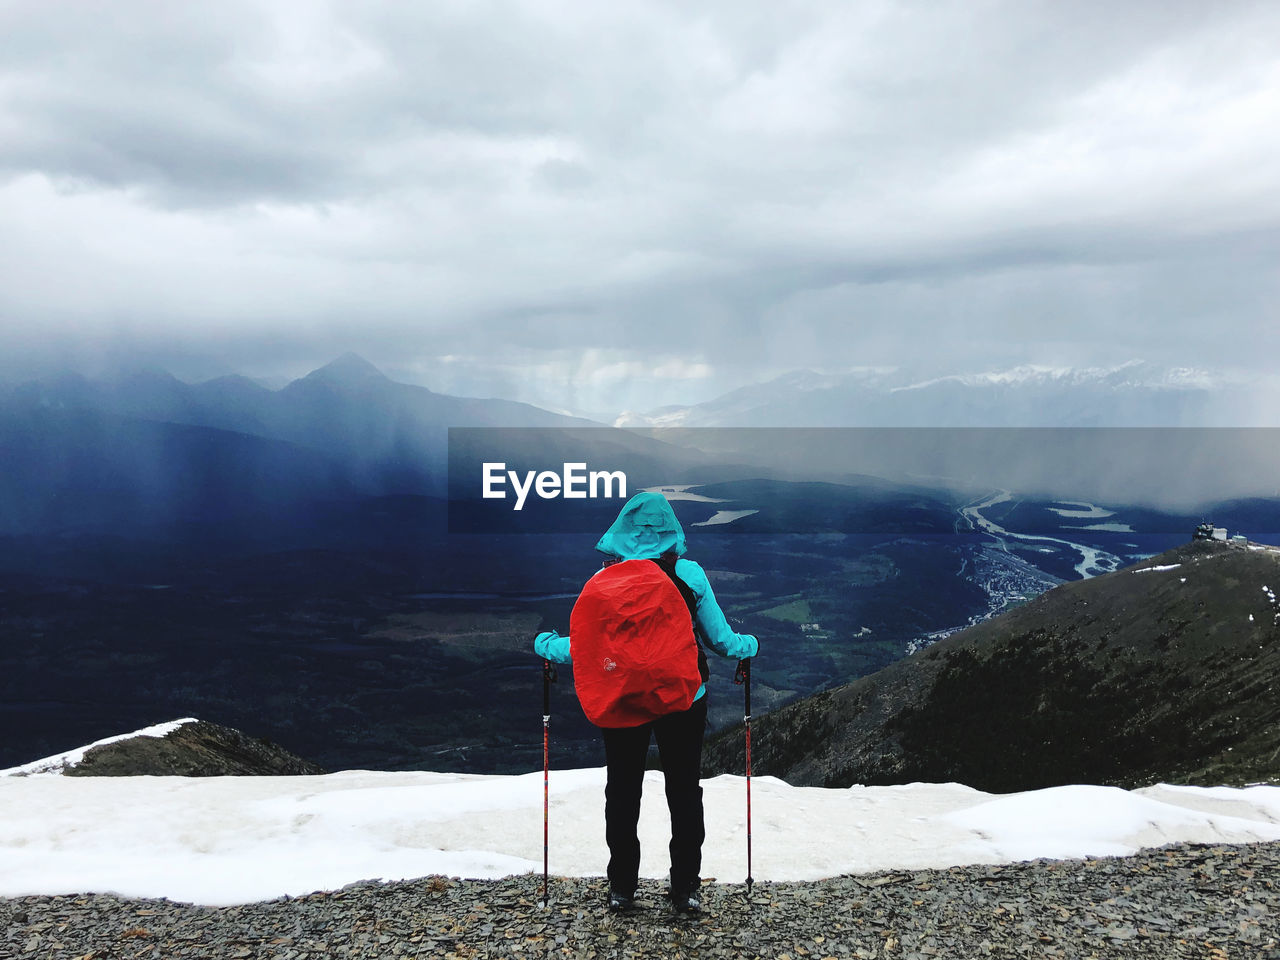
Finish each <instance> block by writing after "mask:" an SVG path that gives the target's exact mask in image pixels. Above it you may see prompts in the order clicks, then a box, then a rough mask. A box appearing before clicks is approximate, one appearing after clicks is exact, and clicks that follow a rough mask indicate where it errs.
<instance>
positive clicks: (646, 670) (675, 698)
mask: <svg viewBox="0 0 1280 960" xmlns="http://www.w3.org/2000/svg"><path fill="white" fill-rule="evenodd" d="M696 604H697V599H696V597H695V596H694V593H693V591H692V590H691V589H690V588H689V587H688V585H687V584H685V583H684V581H682V580H681V579H680V578H679V577H678V576H676V573H675V556H674V555H667V556H664V557H663V559H662V560H623V561H621V562H613V563H610V564H607V565H606V566H605V567H604V569H602V570H600V571H598V572H597V573H596V574H595V576H593V577H592V578H591V579H590V580H588V581H587V583H586V585H585V586H584V587H583V588H582V593H581V594H579V595H578V600H577V602H576V603H574V605H573V613H572V614H571V615H570V617H569V636H571V637H572V638H573V684H574V688H575V690H576V691H577V694H578V702H579V703H581V704H582V711H583V713H585V714H586V715H587V719H588V720H590V721H591V722H592V723H594V724H595V725H596V726H598V727H605V728H620V727H638V726H640V725H641V724H643V723H648V722H649V721H651V720H656V719H657V718H658V717H662V716H665V715H667V714H669V713H676V712H678V711H681V710H688V709H689V707H691V706H692V705H693V699H694V697H695V696H697V694H698V688H699V687H700V686H701V685H702V684H703V683H704V682H705V681H706V679H707V676H708V671H707V661H706V655H705V654H704V653H703V652H702V649H701V646H700V644H699V643H698V640H697V632H696V630H695V626H694V625H695V624H696V623H697V616H696Z"/></svg>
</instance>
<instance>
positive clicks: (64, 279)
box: [0, 0, 1280, 410]
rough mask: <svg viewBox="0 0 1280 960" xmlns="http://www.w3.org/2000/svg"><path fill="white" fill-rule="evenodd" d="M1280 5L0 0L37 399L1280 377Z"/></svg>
mask: <svg viewBox="0 0 1280 960" xmlns="http://www.w3.org/2000/svg"><path fill="white" fill-rule="evenodd" d="M1277 37H1280V5H1277V4H1275V3H1267V2H1264V3H1257V4H1250V3H1231V2H1215V3H1204V2H1200V0H1195V2H1186V3H1183V2H1171V0H1160V2H1155V0H1153V2H1136V0H1135V2H1124V3H1116V2H1114V0H1108V2H1097V3H1095V2H1089V0H1084V2H1077V3H1071V4H1065V3H1055V2H1043V3H1036V2H1030V0H1017V2H1008V3H999V2H981V0H963V2H956V3H945V2H939V3H933V2H929V3H925V2H915V3H913V2H897V3H879V2H856V3H846V2H830V3H803V2H800V3H777V2H760V3H755V2H743V0H734V2H725V3H719V4H716V3H703V4H683V3H666V2H655V0H646V2H643V3H632V2H626V0H617V2H609V3H598V2H581V3H578V2H551V0H548V2H510V3H489V2H482V0H479V2H478V0H467V2H448V0H441V2H432V3H426V4H423V3H418V4H405V3H398V2H386V3H378V2H362V3H358V4H357V3H336V2H335V3H331V4H325V3H287V2H278V0H273V2H270V3H268V2H265V0H264V2H256V3H254V2H234V0H224V2H220V3H218V4H187V3H183V4H175V3H169V2H167V0H165V2H161V0H157V2H140V0H113V2H112V3H89V2H83V3H58V4H44V3H34V2H29V0H27V2H4V3H0V252H2V254H3V255H2V256H0V377H8V378H13V377H16V376H21V375H24V374H26V373H29V372H32V371H37V370H40V369H45V368H48V367H49V366H51V365H58V364H71V365H77V366H80V367H83V368H92V367H94V366H95V365H96V366H99V367H101V366H106V365H112V364H121V363H124V364H129V363H142V362H149V363H158V364H161V365H164V366H167V367H168V368H170V369H172V370H174V372H176V373H178V374H179V375H181V376H184V377H186V378H188V379H196V378H200V377H204V376H211V375H215V374H218V373H222V372H227V371H232V370H235V371H241V372H245V373H248V374H251V375H255V376H260V377H267V378H272V377H277V378H278V377H287V376H291V375H296V374H299V373H302V372H305V371H306V370H308V369H310V368H312V367H314V366H317V365H318V364H320V363H323V362H325V361H326V360H328V359H330V358H332V357H333V356H336V355H337V354H339V353H342V352H344V351H347V350H354V351H356V352H359V353H361V354H362V355H364V356H366V357H367V358H368V359H370V360H372V361H373V362H375V363H377V364H379V365H380V366H382V367H383V368H384V369H386V370H388V371H389V372H392V373H394V374H396V375H397V376H398V377H399V378H401V379H407V380H415V381H416V382H420V383H424V384H426V385H428V386H432V387H433V388H436V389H446V390H452V391H455V392H461V393H473V394H499V395H507V396H517V397H521V398H525V399H532V400H536V401H541V402H544V403H549V404H550V403H554V402H556V401H557V400H558V401H559V405H561V406H566V407H574V408H576V409H585V410H593V409H607V408H614V409H616V408H618V407H621V406H638V407H641V408H644V407H646V406H647V407H653V406H658V405H660V404H662V403H667V402H674V401H691V400H698V399H705V398H707V397H709V396H713V395H715V394H717V393H719V392H722V391H723V390H725V389H727V388H730V387H734V386H738V385H740V384H743V383H746V382H751V381H753V380H758V379H762V378H765V377H768V376H772V375H776V374H778V373H781V372H784V371H786V370H790V369H795V368H804V367H810V368H815V369H821V370H825V371H832V372H834V371H840V370H843V369H848V368H853V367H859V366H866V365H875V366H896V367H909V368H911V369H919V370H921V371H928V372H932V373H935V374H936V373H939V372H972V371H981V370H989V369H997V368H1003V367H1008V366H1011V365H1014V364H1018V363H1039V364H1052V365H1064V364H1069V365H1080V364H1102V365H1109V364H1118V363H1122V362H1124V361H1126V360H1131V359H1134V358H1142V359H1147V360H1151V361H1155V362H1158V363H1167V364H1173V365H1192V366H1200V367H1207V368H1211V369H1223V370H1227V369H1231V370H1243V371H1246V372H1247V371H1250V370H1252V371H1258V372H1262V371H1266V370H1271V369H1274V368H1275V357H1276V356H1277V355H1280V322H1278V321H1280V316H1278V315H1277V308H1276V303H1277V301H1278V298H1280V277H1278V275H1277V264H1278V263H1280V229H1278V225H1280V52H1278V51H1280V43H1277Z"/></svg>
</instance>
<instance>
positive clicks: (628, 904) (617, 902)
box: [609, 890, 636, 913]
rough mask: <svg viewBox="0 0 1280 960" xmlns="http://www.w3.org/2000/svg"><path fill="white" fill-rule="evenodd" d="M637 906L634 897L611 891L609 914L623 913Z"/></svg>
mask: <svg viewBox="0 0 1280 960" xmlns="http://www.w3.org/2000/svg"><path fill="white" fill-rule="evenodd" d="M635 905H636V900H635V897H634V896H629V895H628V894H625V893H620V892H618V891H617V890H610V891H609V912H610V913H622V912H623V911H625V910H630V909H631V908H632V907H634V906H635Z"/></svg>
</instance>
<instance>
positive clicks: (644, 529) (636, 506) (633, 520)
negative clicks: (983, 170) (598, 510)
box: [596, 493, 685, 560]
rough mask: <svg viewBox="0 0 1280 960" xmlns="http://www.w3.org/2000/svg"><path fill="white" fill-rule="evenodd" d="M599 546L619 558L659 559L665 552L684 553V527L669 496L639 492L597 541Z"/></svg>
mask: <svg viewBox="0 0 1280 960" xmlns="http://www.w3.org/2000/svg"><path fill="white" fill-rule="evenodd" d="M596 549H597V550H599V551H600V552H601V553H605V554H608V555H609V556H611V557H617V558H618V559H619V560H656V559H657V558H658V557H660V556H662V555H663V554H664V553H675V555H676V556H681V555H683V554H684V551H685V545H684V530H683V529H681V527H680V521H679V520H677V519H676V514H675V511H674V510H672V509H671V504H669V503H668V502H667V498H666V497H664V496H663V495H662V494H660V493H637V494H636V495H635V496H634V497H632V498H631V499H630V500H628V501H627V502H626V505H625V506H624V507H623V508H622V510H621V512H620V513H619V514H618V519H617V520H615V521H613V525H612V526H611V527H609V529H608V530H606V531H605V533H604V536H603V537H601V538H600V539H599V540H598V541H596Z"/></svg>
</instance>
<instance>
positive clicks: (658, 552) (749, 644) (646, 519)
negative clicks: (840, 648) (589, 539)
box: [533, 493, 760, 700]
mask: <svg viewBox="0 0 1280 960" xmlns="http://www.w3.org/2000/svg"><path fill="white" fill-rule="evenodd" d="M596 549H597V550H599V551H600V552H601V553H603V554H605V555H606V556H610V557H614V558H616V559H618V560H656V559H658V557H660V556H662V555H663V554H664V553H674V554H675V555H676V556H677V557H680V558H681V559H679V560H677V561H676V576H678V577H679V578H680V579H681V580H683V581H684V582H685V583H687V584H688V585H689V589H691V590H692V591H693V594H694V597H695V598H696V599H697V612H698V626H699V628H700V629H701V634H702V639H703V642H704V643H705V644H706V646H707V647H708V648H710V649H711V650H714V651H715V652H716V653H718V654H720V656H722V657H731V658H735V659H739V660H741V659H745V658H746V657H754V656H755V655H756V653H757V652H759V649H760V643H759V641H758V640H756V638H755V637H753V636H752V635H751V634H749V633H735V632H734V630H733V628H732V627H730V626H729V621H728V620H726V619H725V616H724V611H722V610H721V609H720V605H719V604H718V603H716V596H715V594H714V593H712V591H711V584H710V583H709V582H708V580H707V575H706V573H704V572H703V570H702V567H700V566H698V564H696V563H694V562H693V561H692V560H685V559H684V558H683V555H684V552H685V543H684V530H683V529H681V527H680V521H679V520H678V519H676V514H675V511H674V510H672V509H671V504H669V503H668V502H667V498H666V497H664V496H663V495H662V494H660V493H637V494H636V495H635V496H634V497H632V498H631V499H630V500H628V501H627V502H626V505H625V506H623V508H622V510H621V512H619V514H618V519H617V520H615V521H613V524H612V525H611V526H610V527H609V529H608V530H606V531H605V532H604V536H602V537H601V538H600V539H599V540H598V541H596ZM533 649H534V652H535V653H537V654H538V656H540V657H545V658H546V659H548V660H553V661H555V662H556V663H569V662H570V660H571V659H572V656H571V653H572V643H571V641H570V638H569V637H562V636H560V634H558V633H556V631H554V630H548V631H546V632H544V633H540V634H538V636H537V637H536V638H535V639H534V641H533ZM706 692H707V687H706V684H703V685H702V686H701V687H699V688H698V694H697V696H695V697H694V699H695V700H697V699H698V698H700V697H702V696H703V695H704V694H705V693H706Z"/></svg>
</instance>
